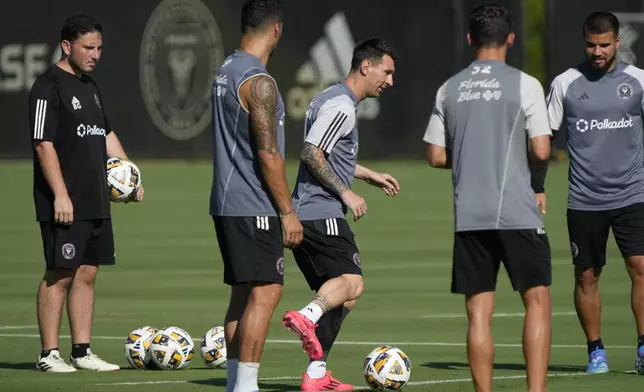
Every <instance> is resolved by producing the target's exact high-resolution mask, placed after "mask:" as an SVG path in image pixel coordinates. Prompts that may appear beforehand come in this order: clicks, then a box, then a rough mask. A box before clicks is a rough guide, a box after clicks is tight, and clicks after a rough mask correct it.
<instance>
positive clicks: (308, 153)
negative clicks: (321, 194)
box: [302, 143, 349, 196]
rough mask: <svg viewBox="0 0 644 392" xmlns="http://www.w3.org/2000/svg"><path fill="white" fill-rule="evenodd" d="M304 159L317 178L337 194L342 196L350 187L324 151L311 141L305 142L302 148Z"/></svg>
mask: <svg viewBox="0 0 644 392" xmlns="http://www.w3.org/2000/svg"><path fill="white" fill-rule="evenodd" d="M302 161H304V163H305V164H306V166H307V167H308V168H309V170H310V171H311V173H313V175H314V176H315V178H317V180H318V181H320V182H321V183H322V185H324V186H326V187H327V188H329V189H331V190H332V191H333V192H334V193H335V194H336V195H338V196H341V195H342V194H343V193H344V192H345V191H346V190H347V189H349V187H347V186H346V185H345V184H344V183H343V182H342V180H340V178H338V176H337V175H336V174H335V173H334V172H333V170H331V168H330V167H329V164H328V162H327V161H326V158H325V157H324V151H322V150H321V149H320V148H318V147H316V146H314V145H313V144H311V143H304V149H303V150H302Z"/></svg>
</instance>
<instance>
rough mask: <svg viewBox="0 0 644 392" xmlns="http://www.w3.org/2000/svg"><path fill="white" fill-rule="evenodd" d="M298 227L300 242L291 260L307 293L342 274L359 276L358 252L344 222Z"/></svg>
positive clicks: (324, 221)
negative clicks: (304, 282)
mask: <svg viewBox="0 0 644 392" xmlns="http://www.w3.org/2000/svg"><path fill="white" fill-rule="evenodd" d="M302 226H303V228H304V240H303V241H302V244H300V246H298V247H297V248H295V249H293V256H295V262H296V263H297V266H298V267H299V268H300V271H302V274H303V275H304V278H305V279H306V281H307V283H308V284H309V287H311V290H314V291H318V290H319V289H320V287H321V286H322V285H323V284H324V283H325V282H326V281H327V280H329V279H333V278H337V277H338V276H341V275H344V274H353V275H362V264H361V262H360V252H359V251H358V247H357V246H356V242H355V238H354V235H353V232H352V231H351V227H349V224H348V223H347V221H346V220H344V219H335V218H334V219H320V220H312V221H302Z"/></svg>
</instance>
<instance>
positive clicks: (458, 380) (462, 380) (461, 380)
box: [94, 372, 586, 391]
mask: <svg viewBox="0 0 644 392" xmlns="http://www.w3.org/2000/svg"><path fill="white" fill-rule="evenodd" d="M585 375H586V374H585V373H582V372H579V373H550V374H548V377H551V378H556V377H579V376H585ZM525 377H526V376H525V375H516V376H497V377H493V379H494V380H522V379H525ZM300 379H301V377H269V378H260V379H259V381H260V382H261V381H280V380H282V381H286V380H300ZM189 382H190V381H187V380H169V381H131V382H114V383H100V384H94V385H96V386H126V385H128V386H136V385H158V384H187V383H189ZM468 382H472V379H471V378H453V379H446V380H428V381H410V382H409V383H407V386H420V385H435V384H454V383H468ZM369 389H370V388H369V387H366V386H359V387H354V390H357V391H366V390H369Z"/></svg>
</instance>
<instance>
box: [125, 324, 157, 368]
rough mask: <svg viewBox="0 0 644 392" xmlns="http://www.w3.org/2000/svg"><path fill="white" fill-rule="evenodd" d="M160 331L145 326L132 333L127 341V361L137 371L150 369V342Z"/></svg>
mask: <svg viewBox="0 0 644 392" xmlns="http://www.w3.org/2000/svg"><path fill="white" fill-rule="evenodd" d="M157 332H158V330H157V329H156V328H154V327H150V326H147V325H146V326H145V327H141V328H137V329H135V330H134V331H132V332H130V334H129V335H127V338H126V339H125V359H127V362H128V363H129V364H130V366H132V367H133V368H135V369H147V368H149V367H150V361H151V360H152V358H151V357H150V351H149V348H150V341H151V340H152V336H153V335H154V334H155V333H157Z"/></svg>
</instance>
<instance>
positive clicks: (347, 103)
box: [305, 95, 356, 154]
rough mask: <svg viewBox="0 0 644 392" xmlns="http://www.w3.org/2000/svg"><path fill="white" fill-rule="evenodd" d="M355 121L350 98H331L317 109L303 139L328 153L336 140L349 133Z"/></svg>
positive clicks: (353, 107) (344, 96) (343, 96)
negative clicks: (313, 120) (315, 115)
mask: <svg viewBox="0 0 644 392" xmlns="http://www.w3.org/2000/svg"><path fill="white" fill-rule="evenodd" d="M355 123H356V109H355V106H354V104H353V101H352V100H351V98H349V97H348V96H346V95H341V96H338V97H335V98H332V99H330V100H328V101H326V102H325V103H324V104H323V105H322V106H321V107H320V109H319V110H318V113H317V117H316V119H315V122H314V123H313V125H312V126H311V129H310V130H309V133H308V134H307V135H306V140H305V141H306V142H307V143H310V144H313V145H314V146H316V147H319V148H320V149H322V150H323V151H324V152H326V153H327V154H330V153H331V150H332V149H333V146H335V144H336V143H337V142H338V140H340V138H342V137H343V136H346V135H348V134H349V133H351V131H352V130H353V128H354V126H355Z"/></svg>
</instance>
